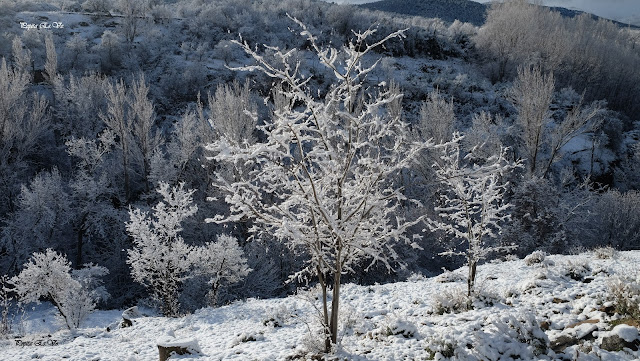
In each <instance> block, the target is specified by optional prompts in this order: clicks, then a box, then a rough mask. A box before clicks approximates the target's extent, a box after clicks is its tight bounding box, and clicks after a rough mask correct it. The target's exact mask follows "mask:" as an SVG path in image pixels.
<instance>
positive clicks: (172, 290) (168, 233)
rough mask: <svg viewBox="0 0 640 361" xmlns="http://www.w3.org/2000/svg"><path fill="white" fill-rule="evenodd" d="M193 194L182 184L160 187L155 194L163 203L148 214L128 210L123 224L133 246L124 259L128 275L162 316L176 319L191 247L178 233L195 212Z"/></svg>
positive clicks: (164, 184)
mask: <svg viewBox="0 0 640 361" xmlns="http://www.w3.org/2000/svg"><path fill="white" fill-rule="evenodd" d="M193 192H194V191H193V190H185V189H184V184H180V185H179V186H177V187H173V188H170V187H169V185H168V184H166V183H160V185H159V187H158V193H160V195H162V198H163V201H161V202H159V203H158V204H157V205H156V206H155V207H153V213H152V214H149V213H147V212H143V211H141V210H140V209H131V210H130V211H129V218H130V220H129V222H127V224H126V228H127V232H128V233H129V235H130V236H131V237H132V238H133V244H134V247H133V248H132V249H130V250H129V257H128V258H127V263H129V265H131V275H132V276H133V279H134V280H135V281H136V282H139V283H141V284H142V285H144V286H145V287H147V288H148V289H149V291H150V292H151V297H152V298H153V299H154V300H156V301H158V302H160V304H161V305H160V308H161V311H162V313H163V314H164V315H165V316H177V315H178V311H179V304H178V296H179V289H180V285H181V283H182V281H183V280H184V279H185V277H186V274H187V272H188V270H189V268H190V266H191V263H190V261H189V258H188V254H189V252H190V251H191V247H190V246H188V245H187V244H186V243H185V242H184V240H183V239H182V236H180V234H179V233H180V231H182V225H181V224H182V222H183V221H184V220H185V219H186V218H187V217H190V216H192V215H194V214H195V213H196V212H197V210H198V207H197V206H196V205H193V204H192V195H193Z"/></svg>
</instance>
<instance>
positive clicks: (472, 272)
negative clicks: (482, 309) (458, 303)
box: [467, 260, 478, 297]
mask: <svg viewBox="0 0 640 361" xmlns="http://www.w3.org/2000/svg"><path fill="white" fill-rule="evenodd" d="M477 265H478V263H477V262H476V261H471V260H469V279H467V296H469V297H471V293H472V292H473V286H474V285H475V283H476V266H477Z"/></svg>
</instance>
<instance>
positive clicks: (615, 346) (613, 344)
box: [600, 335, 640, 351]
mask: <svg viewBox="0 0 640 361" xmlns="http://www.w3.org/2000/svg"><path fill="white" fill-rule="evenodd" d="M638 346H640V340H634V341H632V342H629V341H625V340H624V339H623V338H622V337H620V336H618V335H611V336H607V337H604V338H603V339H602V344H601V345H600V348H601V349H603V350H605V351H621V350H623V349H624V348H629V349H631V350H633V351H638Z"/></svg>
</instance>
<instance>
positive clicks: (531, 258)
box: [524, 251, 547, 266]
mask: <svg viewBox="0 0 640 361" xmlns="http://www.w3.org/2000/svg"><path fill="white" fill-rule="evenodd" d="M545 258H547V254H546V253H545V252H543V251H533V252H531V254H530V255H528V256H526V257H525V258H524V263H525V264H526V265H527V266H533V265H535V264H542V263H543V262H544V260H545Z"/></svg>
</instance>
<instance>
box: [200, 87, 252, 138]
mask: <svg viewBox="0 0 640 361" xmlns="http://www.w3.org/2000/svg"><path fill="white" fill-rule="evenodd" d="M208 98H209V99H208V100H209V112H210V118H211V125H212V126H213V129H214V131H215V132H216V135H217V136H218V137H221V136H224V137H225V138H226V139H227V140H228V141H231V142H234V143H237V144H240V143H242V142H245V141H247V142H250V143H254V142H255V134H253V133H254V132H255V130H256V124H257V121H258V116H257V105H256V104H255V102H254V101H253V100H252V99H251V91H250V87H249V82H248V81H247V82H245V84H244V85H240V83H238V82H233V83H232V84H231V85H228V84H224V85H220V86H218V88H217V89H216V92H215V94H213V95H211V94H209V97H208Z"/></svg>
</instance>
